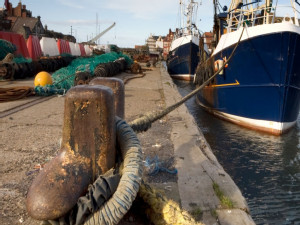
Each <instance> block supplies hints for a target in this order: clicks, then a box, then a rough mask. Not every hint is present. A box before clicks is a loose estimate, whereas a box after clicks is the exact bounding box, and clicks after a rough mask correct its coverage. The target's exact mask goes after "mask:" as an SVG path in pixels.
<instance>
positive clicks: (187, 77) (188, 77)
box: [170, 74, 194, 80]
mask: <svg viewBox="0 0 300 225" xmlns="http://www.w3.org/2000/svg"><path fill="white" fill-rule="evenodd" d="M170 76H171V77H172V78H174V79H183V80H193V79H194V75H193V74H171V75H170Z"/></svg>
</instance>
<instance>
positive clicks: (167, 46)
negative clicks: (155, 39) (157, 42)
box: [163, 29, 174, 60]
mask: <svg viewBox="0 0 300 225" xmlns="http://www.w3.org/2000/svg"><path fill="white" fill-rule="evenodd" d="M173 38H174V32H172V30H171V29H169V33H168V34H167V36H166V37H165V38H164V45H163V58H164V60H166V59H167V57H168V54H169V51H170V47H171V43H172V40H173Z"/></svg>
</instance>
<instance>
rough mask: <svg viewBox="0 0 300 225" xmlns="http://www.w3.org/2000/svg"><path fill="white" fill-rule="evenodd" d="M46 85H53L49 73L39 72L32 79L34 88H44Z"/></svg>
mask: <svg viewBox="0 0 300 225" xmlns="http://www.w3.org/2000/svg"><path fill="white" fill-rule="evenodd" d="M47 84H53V81H52V77H51V75H50V73H47V72H45V71H42V72H39V73H38V74H37V75H36V76H35V78H34V86H35V87H36V86H46V85H47Z"/></svg>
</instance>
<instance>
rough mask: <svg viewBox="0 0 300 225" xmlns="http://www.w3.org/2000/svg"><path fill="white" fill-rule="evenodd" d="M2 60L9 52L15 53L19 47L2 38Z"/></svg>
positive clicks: (0, 40) (0, 55)
mask: <svg viewBox="0 0 300 225" xmlns="http://www.w3.org/2000/svg"><path fill="white" fill-rule="evenodd" d="M0 49H1V51H0V60H3V59H4V58H5V56H6V55H7V54H8V53H14V52H15V51H16V50H17V47H16V46H15V45H14V44H12V43H10V42H8V41H6V40H3V39H0Z"/></svg>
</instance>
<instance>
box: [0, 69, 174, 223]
mask: <svg viewBox="0 0 300 225" xmlns="http://www.w3.org/2000/svg"><path fill="white" fill-rule="evenodd" d="M158 71H159V70H156V71H152V72H151V71H149V72H147V75H146V76H145V77H144V78H140V79H134V80H131V81H130V82H129V83H128V84H127V85H126V87H125V88H126V93H125V94H126V106H125V112H126V120H127V121H130V120H132V119H135V118H138V117H139V116H140V115H142V114H144V113H145V112H149V111H150V112H153V111H155V110H158V109H161V108H163V107H164V106H165V105H164V104H165V103H164V96H163V95H162V92H161V84H160V82H161V80H160V77H159V72H158ZM127 76H130V74H122V75H121V76H120V78H124V77H127ZM26 82H27V83H28V84H30V85H32V84H31V82H32V80H31V81H26ZM27 83H26V84H27ZM11 84H12V83H10V85H11ZM13 85H14V86H18V85H19V86H23V85H24V82H22V81H15V82H13ZM1 87H5V84H1ZM29 100H30V99H29ZM29 100H28V101H29ZM25 103H26V101H25ZM20 104H24V100H22V101H20ZM17 105H18V103H17V102H13V103H11V105H10V103H0V114H1V112H3V111H5V110H7V109H9V108H12V107H15V106H17ZM63 106H64V98H63V97H55V98H52V99H49V100H47V101H45V102H42V103H39V104H36V105H33V106H31V107H29V108H26V109H23V110H21V111H19V112H16V113H13V114H11V115H8V116H6V117H3V118H0V134H1V136H0V137H1V138H0V155H1V157H0V174H1V176H0V205H1V207H0V224H2V225H11V224H13V225H14V224H28V225H29V224H30V225H35V224H40V222H39V221H35V220H33V219H31V218H30V217H29V216H28V214H27V212H26V207H25V199H26V194H27V190H28V188H29V186H30V184H31V183H32V180H33V179H34V178H35V177H36V175H37V174H38V171H39V169H40V167H42V166H43V164H45V163H47V162H48V161H49V160H51V159H52V158H53V157H54V156H55V155H56V154H57V152H58V150H59V147H60V139H61V133H62V122H63ZM138 138H139V140H140V142H141V144H142V148H143V152H144V159H145V160H146V159H147V158H149V159H153V158H154V157H158V159H159V162H160V166H161V167H165V168H168V169H170V170H173V169H174V150H173V144H172V142H171V141H170V125H169V122H168V119H167V117H166V118H163V119H162V120H160V121H157V122H155V123H154V124H153V125H152V127H151V128H150V129H149V130H148V131H147V132H144V133H141V134H138ZM152 169H153V166H152V167H150V168H148V167H145V170H144V176H143V179H144V180H145V181H146V182H147V183H152V184H154V185H155V184H158V185H157V186H159V184H162V185H165V184H167V183H169V182H171V183H176V182H177V175H174V174H170V173H166V172H158V173H157V174H155V175H149V172H151V171H152ZM174 193H176V192H174ZM170 194H171V193H170ZM175 198H177V197H175ZM138 202H139V200H137V203H134V204H133V207H132V208H133V209H132V210H131V211H130V212H129V213H128V214H127V215H126V216H125V217H124V219H123V220H122V221H121V223H120V224H150V223H149V221H148V220H147V219H146V218H145V217H143V216H142V215H141V214H140V213H137V212H136V210H137V209H140V207H139V206H140V204H138Z"/></svg>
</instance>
